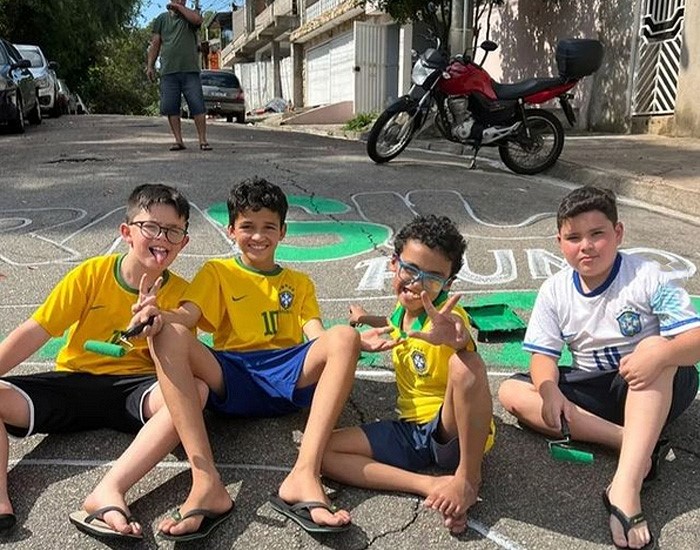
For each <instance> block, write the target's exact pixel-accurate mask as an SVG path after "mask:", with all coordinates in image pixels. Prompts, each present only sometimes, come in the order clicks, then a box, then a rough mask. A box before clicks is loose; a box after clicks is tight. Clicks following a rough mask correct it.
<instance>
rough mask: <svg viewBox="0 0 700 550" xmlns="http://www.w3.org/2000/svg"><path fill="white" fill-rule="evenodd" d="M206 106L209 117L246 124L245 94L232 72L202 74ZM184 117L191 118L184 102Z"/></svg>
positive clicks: (219, 71)
mask: <svg viewBox="0 0 700 550" xmlns="http://www.w3.org/2000/svg"><path fill="white" fill-rule="evenodd" d="M201 78H202V92H203V93H204V105H205V107H206V108H207V114H208V115H215V116H225V117H226V120H227V121H228V122H233V119H234V118H235V119H236V121H237V122H240V123H241V124H242V123H244V122H245V94H244V93H243V88H241V83H240V82H239V81H238V77H237V76H236V75H235V74H234V73H233V72H231V71H226V70H215V69H207V70H203V71H202V72H201ZM182 109H183V116H184V117H189V112H188V109H187V103H186V102H183V107H182Z"/></svg>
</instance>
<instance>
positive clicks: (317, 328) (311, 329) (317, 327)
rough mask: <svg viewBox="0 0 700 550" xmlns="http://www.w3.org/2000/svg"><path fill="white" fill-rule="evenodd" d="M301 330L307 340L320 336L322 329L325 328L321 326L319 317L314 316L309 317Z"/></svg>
mask: <svg viewBox="0 0 700 550" xmlns="http://www.w3.org/2000/svg"><path fill="white" fill-rule="evenodd" d="M302 330H303V331H304V336H306V338H307V339H308V340H313V339H314V338H318V337H319V336H321V334H322V333H323V331H324V330H326V329H324V328H323V323H321V319H318V318H314V319H309V320H308V321H307V322H306V324H305V325H304V327H303V328H302Z"/></svg>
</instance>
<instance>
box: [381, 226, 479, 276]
mask: <svg viewBox="0 0 700 550" xmlns="http://www.w3.org/2000/svg"><path fill="white" fill-rule="evenodd" d="M407 241H418V242H419V243H421V244H424V245H425V246H427V247H428V248H430V249H433V250H438V251H439V252H441V253H443V254H444V255H445V257H446V258H447V259H449V260H450V262H451V263H452V269H451V271H450V277H454V276H455V275H457V273H459V270H460V269H462V264H463V263H464V252H465V251H466V249H467V241H466V240H465V239H464V237H463V236H462V234H461V233H460V232H459V230H458V229H457V226H456V225H455V224H454V222H453V221H452V220H451V219H450V218H448V217H447V216H436V215H434V214H430V215H427V216H418V217H416V218H414V219H413V220H412V221H410V222H409V223H408V224H406V225H405V226H403V227H402V228H401V229H400V230H399V232H398V233H397V234H396V237H394V253H395V254H397V255H401V252H402V251H403V248H404V246H406V242H407Z"/></svg>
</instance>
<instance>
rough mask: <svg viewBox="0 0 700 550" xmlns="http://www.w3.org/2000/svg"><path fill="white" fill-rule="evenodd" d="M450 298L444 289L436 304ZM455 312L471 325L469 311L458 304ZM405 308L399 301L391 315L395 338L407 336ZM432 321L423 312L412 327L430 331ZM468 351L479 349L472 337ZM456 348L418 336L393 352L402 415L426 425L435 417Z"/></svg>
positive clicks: (441, 400)
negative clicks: (404, 323)
mask: <svg viewBox="0 0 700 550" xmlns="http://www.w3.org/2000/svg"><path fill="white" fill-rule="evenodd" d="M445 299H447V293H445V292H441V293H440V295H439V296H438V297H437V298H436V299H435V302H434V303H435V305H436V307H439V304H441V303H442V302H444V301H445ZM452 312H453V313H456V314H457V315H459V316H460V317H461V318H462V319H463V320H464V324H465V325H466V326H467V327H469V319H468V318H467V313H466V312H465V311H464V309H463V308H462V307H460V306H455V308H454V309H453V310H452ZM404 315H405V311H404V308H403V306H401V305H400V304H399V305H398V306H397V307H396V309H395V310H394V313H393V314H392V316H391V319H390V324H391V326H392V328H393V330H392V337H394V338H398V337H406V334H405V332H404V331H403V330H402V329H401V326H402V324H403V318H404ZM430 327H431V321H430V319H429V318H428V315H427V313H425V312H424V313H423V314H422V315H421V316H420V317H419V318H418V319H416V320H415V321H414V322H413V326H412V327H411V330H420V331H427V330H430ZM467 349H469V351H474V350H475V349H476V347H475V345H474V341H473V340H471V339H470V340H469V344H468V345H467ZM454 352H455V350H454V349H453V348H451V347H450V346H436V345H433V344H430V343H429V342H426V341H425V340H421V339H419V338H407V339H406V340H405V342H404V343H403V344H401V345H399V346H396V347H395V348H394V349H393V351H392V359H393V362H394V369H395V370H396V386H397V389H398V394H399V395H398V399H397V406H398V409H399V416H400V417H401V418H402V419H404V420H410V421H412V422H417V423H419V424H423V423H425V422H429V421H431V420H432V419H433V418H435V415H436V414H437V412H438V411H439V410H440V407H441V406H442V402H443V401H444V400H445V389H446V388H447V380H448V377H449V365H448V363H449V360H450V357H451V356H452V355H453V354H454Z"/></svg>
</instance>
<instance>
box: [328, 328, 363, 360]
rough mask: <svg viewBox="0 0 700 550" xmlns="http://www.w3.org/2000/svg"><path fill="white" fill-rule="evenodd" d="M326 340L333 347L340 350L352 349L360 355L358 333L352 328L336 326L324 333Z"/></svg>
mask: <svg viewBox="0 0 700 550" xmlns="http://www.w3.org/2000/svg"><path fill="white" fill-rule="evenodd" d="M326 334H327V337H328V339H329V340H330V341H331V342H332V343H333V345H334V347H335V346H339V347H340V348H341V349H347V348H352V349H355V350H356V351H357V353H358V354H359V353H360V333H359V332H357V331H356V330H355V329H354V328H353V327H350V326H346V325H336V326H334V327H331V328H329V329H328V330H327V331H326Z"/></svg>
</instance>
